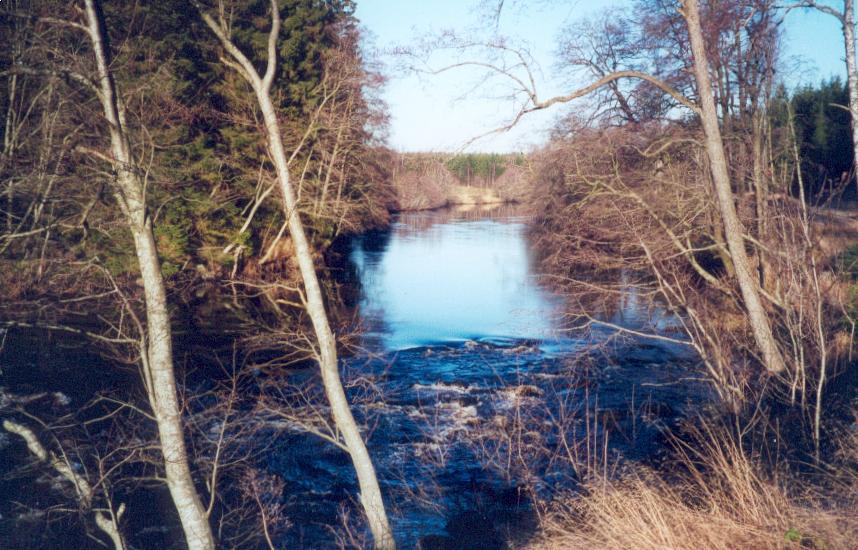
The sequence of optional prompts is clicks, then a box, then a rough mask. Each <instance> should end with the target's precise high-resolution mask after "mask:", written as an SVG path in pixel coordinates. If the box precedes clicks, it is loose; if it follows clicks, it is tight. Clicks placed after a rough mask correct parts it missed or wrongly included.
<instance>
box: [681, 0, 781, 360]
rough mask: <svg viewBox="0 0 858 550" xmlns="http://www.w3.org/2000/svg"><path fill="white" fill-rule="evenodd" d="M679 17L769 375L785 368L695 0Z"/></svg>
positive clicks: (724, 216)
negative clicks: (757, 275)
mask: <svg viewBox="0 0 858 550" xmlns="http://www.w3.org/2000/svg"><path fill="white" fill-rule="evenodd" d="M682 6H683V8H682V16H683V17H684V18H685V21H686V24H687V26H688V34H689V36H690V38H691V51H692V54H693V55H694V77H695V79H696V80H697V95H698V98H699V101H700V119H701V122H702V124H703V133H704V135H705V138H706V153H707V155H708V156H709V163H710V169H711V171H712V181H713V183H714V185H715V192H716V196H717V197H718V207H719V210H720V212H721V221H722V222H723V224H724V237H725V239H726V241H727V247H728V248H729V250H730V257H731V259H732V260H733V268H734V269H735V272H736V281H737V282H738V283H739V288H740V290H741V291H742V298H743V300H744V302H745V309H746V310H747V312H748V321H749V322H750V324H751V330H752V331H753V332H754V339H755V340H756V342H757V346H758V347H759V350H760V352H761V353H762V354H763V364H764V365H765V367H766V369H767V370H768V371H769V372H772V373H779V372H782V371H784V370H785V369H786V365H785V364H784V360H783V357H782V356H781V352H780V350H779V349H778V345H777V342H776V340H775V337H774V334H773V333H772V326H771V322H770V320H769V317H768V314H767V313H766V310H765V308H764V307H763V302H762V300H761V299H760V292H759V288H758V284H757V282H756V281H755V280H754V276H753V272H752V271H751V264H750V261H749V260H748V253H747V251H746V250H745V238H744V234H745V231H744V228H743V227H742V222H741V221H740V220H739V215H738V214H737V212H736V204H735V203H734V200H735V198H734V196H733V188H732V187H731V185H730V174H729V172H728V168H727V157H726V155H725V154H724V141H723V140H722V138H721V127H720V125H719V123H718V114H717V112H716V110H715V100H714V96H713V94H712V84H711V82H710V80H709V61H708V58H707V57H706V45H705V43H704V41H703V31H702V29H701V27H700V7H699V5H698V3H697V0H685V1H683V3H682Z"/></svg>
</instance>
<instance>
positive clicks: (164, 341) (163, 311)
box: [73, 0, 215, 550]
mask: <svg viewBox="0 0 858 550" xmlns="http://www.w3.org/2000/svg"><path fill="white" fill-rule="evenodd" d="M85 18H86V24H85V25H80V28H81V29H82V30H83V31H84V32H85V33H86V34H87V37H88V39H89V41H90V42H91V44H92V49H93V54H94V56H95V61H96V67H97V76H98V80H97V82H98V89H97V96H98V100H99V102H100V103H101V107H102V110H103V113H104V121H105V123H106V126H107V130H108V132H109V135H110V150H109V151H110V152H109V153H97V155H98V156H99V157H101V158H102V159H103V160H105V161H106V162H109V163H110V164H111V165H112V169H113V173H114V174H115V176H114V180H113V182H112V184H113V194H114V196H115V198H116V201H117V203H118V205H119V208H120V210H121V211H122V214H123V215H124V217H125V219H126V221H127V223H128V228H129V230H130V231H131V235H132V237H133V239H134V249H135V253H136V256H137V262H138V265H139V268H140V275H141V278H142V282H143V290H144V295H145V304H146V317H145V321H146V323H145V331H143V332H141V336H140V344H139V346H140V353H141V362H142V370H143V378H144V381H145V385H146V392H147V395H148V398H149V402H150V404H151V406H152V410H153V412H154V416H155V420H156V424H157V427H158V435H159V439H160V443H161V452H162V454H163V457H164V470H165V474H166V482H167V487H168V489H169V491H170V495H171V497H172V499H173V503H174V504H175V506H176V511H177V512H178V516H179V520H180V522H181V524H182V529H183V530H184V534H185V539H186V542H187V544H188V547H189V548H190V549H191V550H210V549H213V548H214V547H215V542H214V536H213V535H212V531H211V527H210V526H209V523H208V517H207V515H206V512H205V508H204V507H203V505H202V502H201V500H200V497H199V495H198V494H197V491H196V488H195V487H194V481H193V477H192V475H191V470H190V466H189V463H188V453H187V449H186V446H185V439H184V432H183V429H182V417H181V409H180V407H179V400H178V395H177V388H176V378H175V373H174V366H173V348H172V338H173V336H172V329H171V327H170V316H169V312H168V310H167V293H166V289H165V285H164V277H163V275H162V273H161V264H160V260H159V257H158V251H157V248H156V245H155V235H154V231H153V226H152V217H151V215H150V213H149V211H148V208H147V205H146V190H145V185H144V181H143V178H142V176H141V171H140V170H139V169H138V167H137V163H136V161H135V158H134V155H133V153H132V147H131V140H130V138H129V135H128V132H127V129H126V121H125V113H124V109H123V104H122V98H121V95H120V93H119V90H118V87H117V84H116V81H115V80H114V77H113V74H112V72H111V70H110V50H109V44H108V41H107V33H106V32H105V25H104V18H103V15H102V13H101V8H100V5H99V4H98V2H97V0H85ZM73 25H77V24H76V23H73ZM141 329H142V325H141Z"/></svg>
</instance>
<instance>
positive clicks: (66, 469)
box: [3, 420, 127, 550]
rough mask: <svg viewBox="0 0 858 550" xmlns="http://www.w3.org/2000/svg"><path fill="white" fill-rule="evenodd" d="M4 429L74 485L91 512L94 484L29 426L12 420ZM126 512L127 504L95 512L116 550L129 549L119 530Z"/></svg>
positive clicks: (99, 524)
mask: <svg viewBox="0 0 858 550" xmlns="http://www.w3.org/2000/svg"><path fill="white" fill-rule="evenodd" d="M3 429H5V430H6V431H7V432H9V433H13V434H15V435H18V436H20V437H21V438H22V439H23V440H24V442H25V443H26V444H27V449H28V450H29V451H30V453H31V454H32V455H33V456H34V457H36V459H37V460H38V461H39V462H44V463H46V464H47V465H48V466H50V467H51V468H52V469H54V470H55V471H56V472H57V473H58V474H60V475H61V476H63V477H64V478H65V479H66V480H68V481H69V482H70V483H71V484H72V485H74V489H75V493H77V499H78V502H79V503H80V505H81V507H82V508H83V509H84V510H90V508H91V507H92V501H93V499H94V497H95V494H94V491H93V489H92V484H91V483H90V482H89V480H88V479H86V478H85V477H84V476H82V475H81V474H79V473H77V472H76V471H75V470H74V468H72V466H71V465H70V464H69V463H68V462H66V461H65V460H62V459H60V458H59V457H57V456H56V455H55V454H54V453H53V452H50V451H48V450H47V449H45V447H44V445H42V443H41V441H39V438H38V437H36V434H35V433H33V430H31V429H30V428H28V427H27V426H24V425H23V424H19V423H17V422H13V421H11V420H4V421H3ZM111 509H112V507H111ZM124 512H125V504H120V505H119V508H118V509H117V511H116V513H115V514H113V513H111V514H110V515H107V514H105V513H104V511H102V510H95V511H94V515H95V524H96V525H97V526H98V528H99V529H101V530H102V531H103V532H104V533H105V534H106V535H107V536H108V537H110V540H111V542H113V548H114V550H126V548H127V546H126V545H125V537H123V536H122V532H121V531H120V530H119V520H121V519H122V515H123V514H124Z"/></svg>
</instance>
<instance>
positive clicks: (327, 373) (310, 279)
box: [196, 0, 396, 550]
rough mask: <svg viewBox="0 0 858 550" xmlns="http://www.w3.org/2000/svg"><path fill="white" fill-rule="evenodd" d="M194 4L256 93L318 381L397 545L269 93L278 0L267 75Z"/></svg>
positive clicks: (375, 520)
mask: <svg viewBox="0 0 858 550" xmlns="http://www.w3.org/2000/svg"><path fill="white" fill-rule="evenodd" d="M196 6H197V9H198V10H199V11H200V15H201V16H202V18H203V21H205V23H206V25H207V26H208V27H209V29H211V31H212V32H213V33H214V35H215V36H216V37H217V38H218V40H219V41H220V44H221V46H222V47H223V48H224V50H225V51H226V54H227V56H228V57H222V58H221V59H222V61H223V63H224V64H226V65H228V66H229V67H230V68H232V69H233V70H235V71H236V72H238V74H240V75H241V76H242V77H243V78H244V79H245V80H246V81H247V83H248V84H249V85H250V87H251V88H252V90H253V93H254V94H255V96H256V100H257V103H258V104H259V108H260V110H261V111H262V117H263V119H264V123H265V130H266V137H267V139H268V150H269V154H270V155H271V159H272V160H273V162H274V166H275V170H276V172H277V181H278V184H279V187H280V193H281V199H282V200H283V210H284V214H285V217H286V220H287V225H288V227H289V234H290V236H291V237H292V241H293V244H294V254H295V259H296V260H297V262H298V267H299V270H300V273H301V279H302V281H303V286H304V292H305V296H304V299H305V308H306V311H307V313H308V315H309V317H310V319H311V322H312V325H313V329H314V332H315V337H316V344H317V346H318V347H317V348H316V349H315V350H314V352H315V353H316V356H317V359H318V362H319V367H320V371H321V376H322V382H323V385H324V388H325V393H326V396H327V399H328V402H329V403H330V406H331V414H332V416H333V418H334V422H335V424H336V426H337V429H338V430H339V432H340V436H341V437H342V439H343V443H344V445H345V447H346V449H347V450H348V453H349V455H350V457H351V459H352V463H353V464H354V468H355V472H356V474H357V477H358V482H359V484H360V491H361V492H360V499H361V503H362V505H363V508H364V511H365V512H366V515H367V520H368V522H369V526H370V530H371V531H372V534H373V537H374V542H375V546H376V548H380V549H385V550H387V549H393V548H395V546H396V544H395V542H394V539H393V533H392V531H391V529H390V525H389V522H388V519H387V513H386V512H385V508H384V501H383V499H382V495H381V489H380V488H379V484H378V478H377V476H376V473H375V467H374V466H373V463H372V459H371V458H370V456H369V452H368V450H367V448H366V444H365V443H364V440H363V437H362V435H361V433H360V429H359V427H358V425H357V422H356V421H355V419H354V416H353V415H352V412H351V409H350V408H349V403H348V399H347V398H346V394H345V391H344V389H343V385H342V382H341V380H340V373H339V365H338V359H337V343H336V339H335V338H334V334H333V331H332V330H331V327H330V323H329V321H328V315H327V312H326V310H325V304H324V301H323V298H322V291H321V288H320V285H319V279H318V276H317V275H316V270H315V266H314V263H313V254H312V250H311V248H310V244H309V242H308V239H307V236H306V234H305V232H304V226H303V224H302V222H301V219H300V217H299V215H298V212H297V200H296V196H295V191H294V189H293V188H292V185H291V184H290V179H289V158H288V156H287V154H286V151H285V148H284V146H283V139H282V135H281V130H280V121H279V119H278V116H277V110H276V108H275V105H274V101H273V100H272V97H271V86H272V84H273V82H274V78H275V76H276V73H277V41H278V38H279V33H280V11H279V9H280V8H279V7H278V4H277V2H276V1H274V0H272V2H271V30H270V32H269V35H268V43H267V60H266V68H265V74H264V75H260V74H259V72H258V71H257V70H256V68H255V67H254V65H253V63H252V62H251V61H250V59H248V57H247V56H246V55H245V54H244V53H243V52H242V51H241V50H240V49H239V48H238V47H237V46H236V44H235V43H234V42H233V41H232V39H231V37H230V26H229V24H228V22H227V20H226V15H225V10H224V6H223V4H222V3H221V4H220V5H219V11H218V15H217V19H216V18H215V17H213V16H212V15H211V14H210V13H209V10H207V9H206V8H205V7H204V6H203V5H201V4H200V3H198V2H196Z"/></svg>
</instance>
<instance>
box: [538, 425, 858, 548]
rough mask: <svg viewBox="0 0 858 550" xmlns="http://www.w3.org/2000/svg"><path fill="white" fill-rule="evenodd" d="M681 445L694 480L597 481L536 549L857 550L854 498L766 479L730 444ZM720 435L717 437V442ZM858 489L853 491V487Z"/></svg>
mask: <svg viewBox="0 0 858 550" xmlns="http://www.w3.org/2000/svg"><path fill="white" fill-rule="evenodd" d="M702 435H706V436H707V437H706V438H703V437H701V438H694V445H693V446H692V445H688V444H678V449H679V452H680V456H681V460H680V462H681V464H680V466H681V468H682V469H684V470H685V471H686V472H687V473H685V474H683V475H682V476H681V477H680V479H678V480H671V481H670V482H668V481H666V480H665V479H664V478H663V477H661V476H659V475H657V474H655V473H653V472H651V471H645V472H638V473H636V474H634V475H630V476H627V477H625V478H624V479H621V480H620V481H613V482H609V481H606V480H594V481H591V482H590V483H589V484H588V485H587V487H586V491H585V495H584V496H579V497H570V498H569V499H566V500H564V501H562V502H560V503H559V504H557V505H556V506H555V507H554V509H553V511H552V513H551V514H550V515H549V516H547V517H546V519H545V522H544V529H543V533H542V536H541V537H540V538H539V540H538V541H536V542H534V543H532V544H531V545H530V546H529V548H531V549H533V550H543V549H555V548H557V549H559V548H563V549H577V548H581V549H584V548H587V549H592V548H610V549H624V548H629V549H632V548H633V549H640V550H648V549H651V550H706V549H719V550H721V549H727V550H731V549H736V550H739V549H742V550H745V549H781V548H783V549H788V548H796V549H797V548H814V549H819V550H822V549H827V550H838V549H844V550H846V549H852V548H856V547H858V508H856V503H858V501H856V498H855V497H854V493H855V491H854V490H853V491H851V493H850V492H844V493H843V494H838V495H829V498H827V499H825V500H827V501H828V505H827V506H826V505H823V504H822V499H821V498H817V497H815V496H813V495H810V494H809V493H808V492H807V491H805V492H803V493H802V494H801V495H800V496H795V495H792V494H790V493H798V491H788V490H787V489H789V487H788V485H787V484H785V483H783V482H779V481H778V480H777V479H773V478H770V477H767V476H765V475H763V474H762V473H761V472H762V468H761V467H760V466H759V465H758V464H756V463H755V461H754V460H752V459H751V458H749V457H748V456H747V455H746V454H745V453H743V452H742V451H741V450H740V448H739V446H738V445H736V444H735V443H734V442H733V441H732V440H731V439H730V438H729V437H728V436H724V435H723V434H713V433H706V434H702ZM713 435H715V437H714V438H713V437H711V436H713ZM852 489H854V486H853V487H852Z"/></svg>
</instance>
